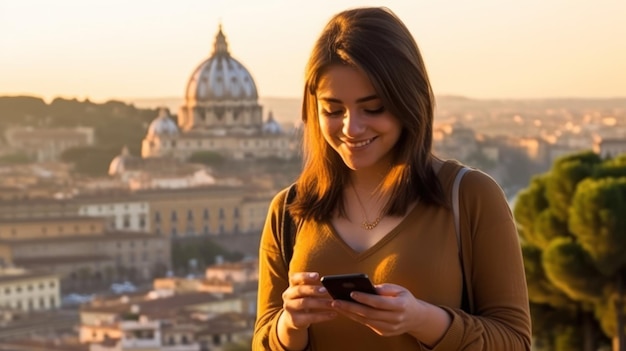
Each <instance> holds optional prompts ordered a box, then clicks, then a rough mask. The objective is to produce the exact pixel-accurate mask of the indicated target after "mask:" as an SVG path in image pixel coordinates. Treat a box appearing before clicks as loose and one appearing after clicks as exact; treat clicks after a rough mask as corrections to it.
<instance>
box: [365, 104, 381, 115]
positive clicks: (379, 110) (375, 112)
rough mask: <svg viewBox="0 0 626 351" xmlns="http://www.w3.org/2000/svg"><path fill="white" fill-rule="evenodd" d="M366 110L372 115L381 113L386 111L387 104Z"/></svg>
mask: <svg viewBox="0 0 626 351" xmlns="http://www.w3.org/2000/svg"><path fill="white" fill-rule="evenodd" d="M364 111H365V112H366V113H369V114H370V115H379V114H381V113H383V112H385V106H381V107H379V108H376V109H365V110H364Z"/></svg>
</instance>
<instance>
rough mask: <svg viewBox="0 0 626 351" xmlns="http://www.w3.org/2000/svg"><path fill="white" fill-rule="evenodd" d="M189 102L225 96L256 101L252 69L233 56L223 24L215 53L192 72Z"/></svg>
mask: <svg viewBox="0 0 626 351" xmlns="http://www.w3.org/2000/svg"><path fill="white" fill-rule="evenodd" d="M185 99H186V101H187V102H192V101H195V102H200V103H202V102H215V101H224V100H238V101H239V100H248V101H249V100H252V101H257V99H258V94H257V89H256V84H255V83H254V79H252V75H250V72H248V70H247V69H246V68H245V67H244V66H243V65H242V64H241V63H239V61H237V60H235V59H234V58H233V57H231V56H230V52H228V44H227V43H226V37H225V36H224V33H223V32H222V26H221V25H220V27H219V31H218V33H217V36H216V37H215V44H214V49H213V54H212V55H211V56H210V57H209V58H208V59H206V60H205V61H204V62H202V63H201V64H200V65H199V66H198V67H197V68H196V69H195V70H194V72H193V73H192V74H191V78H189V82H188V83H187V91H186V93H185Z"/></svg>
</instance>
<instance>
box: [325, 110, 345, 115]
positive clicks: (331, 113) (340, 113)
mask: <svg viewBox="0 0 626 351" xmlns="http://www.w3.org/2000/svg"><path fill="white" fill-rule="evenodd" d="M322 115H324V116H325V117H338V116H342V115H343V110H334V111H328V110H326V109H322Z"/></svg>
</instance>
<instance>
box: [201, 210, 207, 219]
mask: <svg viewBox="0 0 626 351" xmlns="http://www.w3.org/2000/svg"><path fill="white" fill-rule="evenodd" d="M202 217H203V218H204V219H209V209H208V208H205V209H204V212H203V213H202Z"/></svg>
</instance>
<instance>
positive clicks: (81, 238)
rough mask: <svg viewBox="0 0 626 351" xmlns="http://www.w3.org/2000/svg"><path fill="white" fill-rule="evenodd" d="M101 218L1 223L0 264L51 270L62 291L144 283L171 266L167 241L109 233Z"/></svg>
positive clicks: (24, 220)
mask: <svg viewBox="0 0 626 351" xmlns="http://www.w3.org/2000/svg"><path fill="white" fill-rule="evenodd" d="M107 223H109V220H108V219H107V218H105V217H60V218H37V219H15V220H8V219H5V220H2V221H0V230H1V231H0V262H4V264H13V265H16V266H19V267H24V268H27V269H32V270H37V271H45V272H54V273H56V274H57V275H58V276H59V278H60V280H61V285H62V289H63V291H65V292H67V291H71V290H72V289H75V288H85V287H94V286H95V287H98V286H100V287H102V286H106V285H107V284H111V282H114V281H118V280H131V281H139V282H141V281H148V280H151V279H152V278H154V277H156V276H163V275H164V274H165V272H167V271H168V270H169V269H170V268H171V249H170V240H169V238H167V237H163V236H156V235H152V234H151V233H147V232H125V231H114V230H110V229H109V228H108V226H107Z"/></svg>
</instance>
